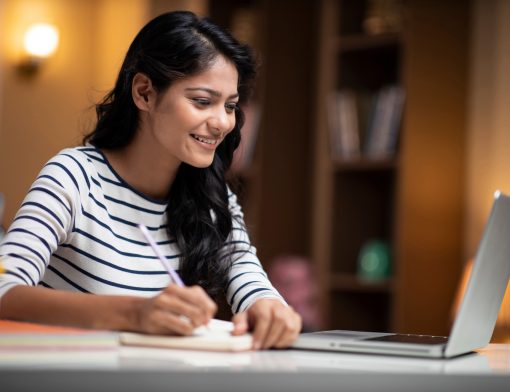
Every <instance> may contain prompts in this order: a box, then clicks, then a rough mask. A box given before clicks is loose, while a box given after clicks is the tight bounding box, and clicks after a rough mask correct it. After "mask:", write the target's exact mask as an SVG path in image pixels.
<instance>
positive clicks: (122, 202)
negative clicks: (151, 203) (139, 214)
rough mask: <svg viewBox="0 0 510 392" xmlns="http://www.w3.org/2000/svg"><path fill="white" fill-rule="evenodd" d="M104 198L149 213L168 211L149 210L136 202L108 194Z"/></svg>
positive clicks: (161, 213) (160, 213) (157, 213)
mask: <svg viewBox="0 0 510 392" xmlns="http://www.w3.org/2000/svg"><path fill="white" fill-rule="evenodd" d="M104 198H105V199H106V200H110V201H111V202H114V203H116V204H121V205H123V206H126V207H129V208H132V209H134V210H138V211H143V212H146V213H148V214H153V215H163V214H164V213H165V212H166V211H165V210H163V211H154V210H149V209H147V208H143V207H138V206H136V205H134V204H131V203H128V202H125V201H123V200H119V199H115V198H113V197H111V196H107V195H104Z"/></svg>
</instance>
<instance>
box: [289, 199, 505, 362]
mask: <svg viewBox="0 0 510 392" xmlns="http://www.w3.org/2000/svg"><path fill="white" fill-rule="evenodd" d="M509 238H510V197H508V196H507V195H504V194H502V193H501V192H499V191H498V192H496V193H495V197H494V202H493V206H492V210H491V213H490V216H489V219H488V221H487V224H486V226H485V230H484V234H483V236H482V240H481V241H480V244H479V246H478V251H477V254H476V258H475V261H474V265H473V270H472V272H471V276H470V279H469V282H468V285H467V288H466V291H465V293H464V296H463V298H462V302H461V304H460V308H459V311H458V313H457V315H456V317H455V321H454V324H453V327H452V329H451V331H450V335H449V337H445V336H428V335H412V334H396V333H373V332H359V331H342V330H333V331H322V332H310V333H303V334H301V335H300V336H299V338H298V339H297V341H296V342H295V343H294V345H293V347H294V348H297V349H316V350H330V351H347V352H359V353H371V354H394V355H405V356H417V357H435V358H450V357H455V356H458V355H461V354H466V353H468V352H471V351H473V350H476V349H478V348H481V347H484V346H486V345H487V344H488V343H489V341H490V338H491V336H492V333H493V331H494V326H495V324H496V319H497V316H498V312H499V308H500V306H501V302H502V300H503V296H504V294H505V290H506V287H507V284H508V279H509V277H510V241H509Z"/></svg>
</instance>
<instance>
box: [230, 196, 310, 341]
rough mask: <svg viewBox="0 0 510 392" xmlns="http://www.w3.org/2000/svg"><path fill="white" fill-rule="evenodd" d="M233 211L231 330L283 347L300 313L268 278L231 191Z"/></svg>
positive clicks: (296, 326)
mask: <svg viewBox="0 0 510 392" xmlns="http://www.w3.org/2000/svg"><path fill="white" fill-rule="evenodd" d="M229 201H230V208H231V213H232V215H233V230H232V236H231V237H232V239H231V242H233V243H234V244H235V247H236V250H235V253H234V262H233V265H232V269H231V272H230V279H229V286H228V287H227V300H228V301H229V303H230V305H231V306H232V311H233V313H234V314H235V316H234V318H233V322H234V325H235V329H234V333H235V334H241V333H244V332H246V330H248V329H251V330H252V331H253V348H254V349H259V348H264V349H265V348H270V347H276V348H284V347H288V346H290V345H291V344H292V342H294V340H296V338H297V336H298V334H299V332H300V331H301V324H302V322H301V317H300V316H299V314H297V313H296V312H295V311H294V310H293V309H292V308H291V307H290V306H288V305H287V304H286V302H285V300H284V299H283V297H282V296H281V295H280V294H279V293H278V291H277V290H276V289H275V288H274V287H273V285H272V284H271V282H270V281H269V280H268V279H267V274H266V273H265V271H264V269H263V268H262V265H261V264H260V261H259V259H258V258H257V255H256V249H255V248H254V247H253V246H252V245H251V243H250V240H249V236H248V233H247V231H246V227H245V225H244V222H243V213H242V211H241V208H240V206H239V205H238V203H237V200H236V197H235V195H234V194H230V198H229Z"/></svg>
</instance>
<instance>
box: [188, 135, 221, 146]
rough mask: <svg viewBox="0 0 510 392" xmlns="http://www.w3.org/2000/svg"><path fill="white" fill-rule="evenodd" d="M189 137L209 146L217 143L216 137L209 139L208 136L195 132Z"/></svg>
mask: <svg viewBox="0 0 510 392" xmlns="http://www.w3.org/2000/svg"><path fill="white" fill-rule="evenodd" d="M191 137H192V138H193V139H195V140H198V141H199V142H202V143H205V144H209V145H211V146H215V145H216V144H218V139H210V138H207V137H204V136H199V135H195V134H191Z"/></svg>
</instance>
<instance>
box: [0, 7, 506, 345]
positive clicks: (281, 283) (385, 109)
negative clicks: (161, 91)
mask: <svg viewBox="0 0 510 392" xmlns="http://www.w3.org/2000/svg"><path fill="white" fill-rule="evenodd" d="M179 9H187V10H192V11H194V12H196V13H197V14H199V15H202V16H210V17H211V18H212V19H213V20H214V21H216V22H217V23H218V24H220V25H222V26H224V27H226V28H228V29H230V30H231V31H232V32H233V34H234V35H235V36H236V37H237V38H238V39H240V40H241V41H244V42H247V43H249V44H251V45H252V46H253V47H254V48H255V50H256V53H257V55H258V58H259V63H260V69H259V78H258V83H257V89H256V92H255V94H254V97H253V99H252V102H251V103H250V104H249V105H248V106H247V107H246V108H245V109H246V111H247V113H248V121H247V124H246V126H245V128H244V129H243V137H244V140H243V145H242V147H241V148H240V150H239V154H238V156H237V160H236V164H235V167H234V169H233V171H232V173H231V178H232V180H233V181H234V182H235V186H236V189H237V191H238V193H239V195H240V199H241V201H242V204H243V207H244V209H245V213H246V221H247V224H248V226H249V229H250V231H251V235H252V239H253V242H254V243H255V245H256V246H257V248H258V253H259V256H260V258H261V261H262V263H263V264H264V266H265V267H266V269H267V270H268V272H269V274H270V276H271V278H272V279H273V281H274V283H275V285H277V286H278V287H279V289H280V290H281V291H282V293H283V294H284V295H285V296H286V297H287V298H288V300H289V302H291V303H292V304H293V305H294V306H295V307H296V309H298V310H299V311H300V312H301V314H302V315H303V317H304V319H305V327H306V329H307V330H313V329H318V328H355V329H364V330H378V331H387V330H397V331H400V332H413V333H431V334H447V333H448V330H449V327H450V323H451V320H452V312H454V310H452V309H454V307H453V303H454V299H455V297H456V296H458V295H459V281H460V279H461V277H462V276H463V274H465V271H466V265H469V261H470V260H471V259H472V258H473V257H474V255H475V253H476V248H477V244H478V241H479V239H480V236H481V233H482V230H483V227H484V224H485V222H486V219H487V217H488V214H489V211H490V206H491V203H492V198H493V193H494V191H495V190H496V189H500V190H502V191H506V192H510V154H509V151H508V150H509V149H510V111H509V110H508V108H509V107H510V106H509V105H510V73H509V72H508V70H509V69H510V25H509V24H508V23H506V21H508V20H509V19H510V1H506V0H489V1H486V0H471V1H469V0H321V1H312V0H0V193H1V194H2V197H0V217H1V222H2V227H3V228H4V229H7V228H8V226H9V224H10V222H11V221H12V219H13V217H14V215H15V213H16V210H17V208H18V206H19V205H20V203H21V201H22V199H23V197H24V196H25V193H26V192H27V190H28V188H29V186H30V184H31V183H32V181H33V180H34V179H35V177H36V176H37V173H38V172H39V170H40V169H41V167H42V165H44V163H45V162H46V161H47V160H48V159H49V158H50V157H52V156H53V155H54V154H56V153H57V152H58V151H59V150H61V149H62V148H65V147H68V146H73V145H76V144H79V143H80V142H81V139H82V137H83V135H84V134H85V133H86V132H88V131H90V130H91V129H92V127H93V125H94V104H95V103H96V102H97V101H98V100H99V99H101V97H102V96H103V95H105V93H106V92H107V91H108V90H109V89H110V88H111V87H112V86H113V83H114V81H115V78H116V73H117V71H118V69H119V67H120V64H121V61H122V59H123V56H124V54H125V52H126V50H127V47H128V45H129V43H130V42H131V40H132V39H133V38H134V35H135V34H136V33H137V32H138V30H139V29H140V28H141V27H142V26H143V25H144V24H145V23H146V22H147V21H148V20H150V19H151V18H153V17H154V16H156V15H158V14H160V13H162V12H165V11H171V10H179ZM36 24H45V25H43V26H40V25H39V26H38V27H37V26H35V27H37V28H39V30H35V32H32V35H33V36H35V38H30V33H28V36H27V32H29V31H30V28H33V27H34V25H36ZM48 24H49V25H50V26H49V27H48ZM31 40H32V41H31ZM34 40H35V42H33V41H34ZM27 41H28V42H27ZM52 43H53V46H52ZM34 45H35V46H34ZM38 45H43V47H42V48H41V47H39V46H38ZM47 45H49V47H45V46H47ZM509 318H510V310H508V309H507V310H505V309H504V310H503V311H502V313H501V317H500V319H499V321H498V327H497V330H496V334H495V336H494V339H495V340H496V341H502V340H505V339H507V338H508V333H509V326H510V321H509Z"/></svg>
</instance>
